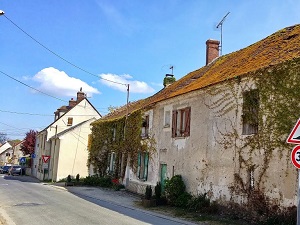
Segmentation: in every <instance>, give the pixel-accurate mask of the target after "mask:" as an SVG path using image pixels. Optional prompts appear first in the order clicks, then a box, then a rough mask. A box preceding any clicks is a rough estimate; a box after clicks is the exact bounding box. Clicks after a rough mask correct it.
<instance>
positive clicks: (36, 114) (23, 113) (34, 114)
mask: <svg viewBox="0 0 300 225" xmlns="http://www.w3.org/2000/svg"><path fill="white" fill-rule="evenodd" d="M0 112H5V113H13V114H22V115H30V116H53V115H46V114H38V113H26V112H13V111H7V110H1V109H0Z"/></svg>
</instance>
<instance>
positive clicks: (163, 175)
mask: <svg viewBox="0 0 300 225" xmlns="http://www.w3.org/2000/svg"><path fill="white" fill-rule="evenodd" d="M166 179H167V164H160V183H161V192H162V193H164V191H165V180H166Z"/></svg>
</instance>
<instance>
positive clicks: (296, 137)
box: [286, 119, 300, 144]
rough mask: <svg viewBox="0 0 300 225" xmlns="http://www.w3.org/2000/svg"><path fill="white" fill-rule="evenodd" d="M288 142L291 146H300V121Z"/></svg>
mask: <svg viewBox="0 0 300 225" xmlns="http://www.w3.org/2000/svg"><path fill="white" fill-rule="evenodd" d="M286 142H287V143H289V144H300V119H299V120H298V121H297V123H296V125H295V126H294V128H293V130H292V132H291V133H290V135H289V137H288V139H287V140H286Z"/></svg>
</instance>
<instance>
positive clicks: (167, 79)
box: [163, 74, 176, 87]
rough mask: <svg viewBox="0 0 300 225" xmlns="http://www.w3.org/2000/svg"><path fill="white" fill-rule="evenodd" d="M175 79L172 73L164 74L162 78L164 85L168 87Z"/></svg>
mask: <svg viewBox="0 0 300 225" xmlns="http://www.w3.org/2000/svg"><path fill="white" fill-rule="evenodd" d="M175 81H176V79H175V77H174V75H173V74H166V76H165V78H164V83H163V85H164V87H168V86H169V85H170V84H172V83H174V82H175Z"/></svg>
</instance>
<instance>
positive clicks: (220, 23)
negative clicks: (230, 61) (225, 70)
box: [216, 12, 230, 55]
mask: <svg viewBox="0 0 300 225" xmlns="http://www.w3.org/2000/svg"><path fill="white" fill-rule="evenodd" d="M229 13H230V12H228V13H227V14H226V15H225V16H224V17H223V19H222V20H221V21H220V22H219V23H218V25H217V27H216V28H219V27H221V44H220V55H222V47H223V45H222V33H223V30H222V27H223V23H224V21H225V18H226V17H227V16H228V14H229Z"/></svg>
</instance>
